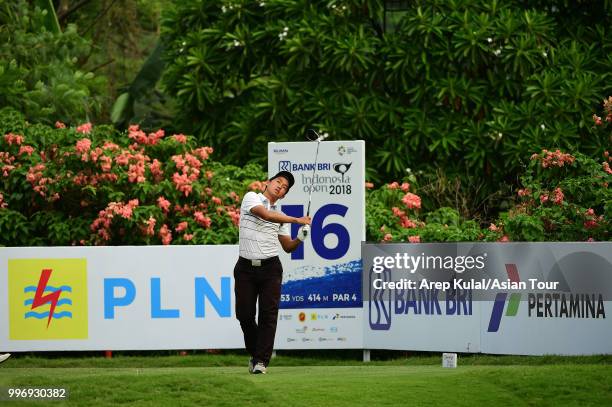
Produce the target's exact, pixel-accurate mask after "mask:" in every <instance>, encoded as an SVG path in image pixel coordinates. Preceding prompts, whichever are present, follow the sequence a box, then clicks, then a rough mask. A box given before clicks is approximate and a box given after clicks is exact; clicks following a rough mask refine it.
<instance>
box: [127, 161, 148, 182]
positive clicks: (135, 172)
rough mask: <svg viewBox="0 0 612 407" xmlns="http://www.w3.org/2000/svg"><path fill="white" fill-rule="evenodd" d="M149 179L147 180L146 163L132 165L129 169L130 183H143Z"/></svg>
mask: <svg viewBox="0 0 612 407" xmlns="http://www.w3.org/2000/svg"><path fill="white" fill-rule="evenodd" d="M146 180H147V179H146V178H145V163H144V161H140V162H138V163H136V164H132V165H130V167H129V169H128V181H130V182H135V183H141V182H145V181H146Z"/></svg>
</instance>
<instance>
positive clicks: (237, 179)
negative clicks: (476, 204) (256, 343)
mask: <svg viewBox="0 0 612 407" xmlns="http://www.w3.org/2000/svg"><path fill="white" fill-rule="evenodd" d="M611 104H612V103H611ZM611 118H612V114H611ZM610 121H611V122H612V120H610ZM610 124H611V125H612V123H610ZM56 127H57V128H51V127H50V126H46V125H42V124H35V125H32V124H29V123H27V122H26V121H25V120H24V117H23V116H22V115H21V114H20V113H18V112H16V111H15V110H12V109H10V108H8V109H7V108H5V109H2V110H0V134H2V137H1V138H0V245H4V246H55V245H125V244H129V245H144V244H160V243H161V244H222V243H236V242H237V240H238V227H237V224H238V218H239V210H238V208H239V206H240V201H241V197H242V196H243V194H244V193H245V192H246V191H248V190H249V189H250V190H262V189H263V187H264V184H263V183H262V181H263V180H264V179H265V178H266V177H265V173H264V172H263V171H261V169H260V167H259V166H258V165H254V164H249V165H246V166H244V167H237V166H233V165H229V164H222V163H219V162H214V161H211V160H210V159H209V156H210V154H211V153H212V149H211V148H210V147H201V146H200V147H198V144H197V142H196V141H195V139H194V138H193V137H192V136H185V135H182V134H177V135H172V136H167V135H166V134H165V133H164V131H163V130H157V131H155V132H149V133H146V132H144V131H143V130H141V129H140V128H139V127H138V126H136V125H133V126H130V127H129V129H128V131H127V132H120V131H117V130H115V129H113V128H112V127H110V126H92V125H91V124H90V123H85V124H82V125H80V126H78V127H76V128H75V127H65V126H64V125H63V124H62V123H59V122H58V123H56ZM604 160H605V161H603V162H597V161H595V160H593V159H591V158H588V157H586V156H584V155H582V154H576V155H575V156H572V155H569V154H563V153H561V152H558V151H557V152H547V151H544V152H543V153H542V154H539V155H538V154H534V155H533V157H532V160H531V163H530V164H529V167H528V171H527V172H526V173H525V175H524V176H523V177H522V180H523V184H524V189H521V190H520V191H519V195H520V199H521V202H518V203H517V204H516V205H515V206H514V207H512V208H511V209H510V210H509V211H508V212H506V213H503V214H502V216H501V218H500V219H498V220H497V221H496V222H495V223H494V224H491V225H490V226H489V225H487V224H485V225H482V224H480V223H478V222H476V221H474V220H466V219H465V218H463V217H462V216H460V215H459V213H458V211H457V210H456V209H453V208H449V207H440V208H424V207H423V206H422V201H421V198H420V196H419V195H417V194H416V192H418V188H417V187H415V186H414V185H416V184H413V185H412V186H411V185H410V184H409V183H407V182H404V183H402V184H399V183H397V182H394V183H391V184H383V185H381V186H379V187H378V188H376V189H374V188H373V185H372V184H368V185H367V187H368V192H367V199H366V202H367V203H366V223H367V239H368V240H375V241H410V242H444V241H449V242H452V241H496V240H501V241H507V240H521V241H547V240H561V241H563V240H590V239H595V240H610V237H611V236H610V233H609V230H610V219H611V218H612V191H611V190H610V188H608V185H609V184H610V182H612V170H610V162H611V161H612V157H610V156H609V154H608V155H606V156H605V158H604ZM412 179H414V176H413V177H412V178H411V180H412ZM411 191H412V192H411Z"/></svg>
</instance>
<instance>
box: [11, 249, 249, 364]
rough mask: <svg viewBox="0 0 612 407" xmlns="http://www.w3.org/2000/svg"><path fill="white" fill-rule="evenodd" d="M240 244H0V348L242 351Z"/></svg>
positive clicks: (20, 349)
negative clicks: (237, 275) (237, 276)
mask: <svg viewBox="0 0 612 407" xmlns="http://www.w3.org/2000/svg"><path fill="white" fill-rule="evenodd" d="M237 258H238V246H235V245H232V246H222V245H218V246H142V247H130V246H123V247H45V248H41V247H31V248H2V249H0V282H1V284H0V328H1V329H0V349H2V351H5V352H10V351H34V350H135V349H136V350H141V349H142V350H147V349H202V348H242V347H243V339H242V332H241V330H240V326H239V324H238V321H237V320H236V319H235V317H234V315H235V310H234V293H233V285H234V284H233V275H232V274H233V268H234V264H235V262H236V259H237Z"/></svg>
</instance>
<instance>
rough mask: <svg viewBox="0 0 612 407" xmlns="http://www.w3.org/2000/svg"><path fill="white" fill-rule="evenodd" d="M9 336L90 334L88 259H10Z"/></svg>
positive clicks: (33, 338)
mask: <svg viewBox="0 0 612 407" xmlns="http://www.w3.org/2000/svg"><path fill="white" fill-rule="evenodd" d="M8 278H9V321H10V322H9V323H10V326H9V337H10V339H13V340H35V339H86V338H87V332H88V329H87V312H88V311H87V263H86V260H85V259H9V261H8Z"/></svg>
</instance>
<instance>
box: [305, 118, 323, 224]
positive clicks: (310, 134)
mask: <svg viewBox="0 0 612 407" xmlns="http://www.w3.org/2000/svg"><path fill="white" fill-rule="evenodd" d="M327 137H329V134H327V133H323V134H322V135H320V134H319V133H317V132H316V131H315V130H314V129H308V131H306V138H307V139H308V140H310V141H316V142H317V152H316V154H315V161H314V166H313V167H312V181H311V183H310V191H309V193H308V209H307V210H306V216H310V205H311V204H312V190H313V189H314V180H315V173H316V171H317V160H318V158H319V145H320V144H321V141H323V140H325V139H326V138H327ZM307 235H308V233H304V236H307Z"/></svg>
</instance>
